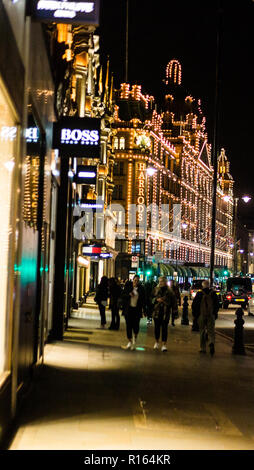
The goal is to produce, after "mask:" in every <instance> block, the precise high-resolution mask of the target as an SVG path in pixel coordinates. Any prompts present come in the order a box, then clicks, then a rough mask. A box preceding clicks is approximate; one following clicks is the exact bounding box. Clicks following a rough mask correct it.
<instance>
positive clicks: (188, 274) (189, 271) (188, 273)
mask: <svg viewBox="0 0 254 470" xmlns="http://www.w3.org/2000/svg"><path fill="white" fill-rule="evenodd" d="M184 268H185V270H186V272H187V276H188V277H192V272H191V270H190V268H189V267H188V266H184Z"/></svg>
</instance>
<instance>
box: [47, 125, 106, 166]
mask: <svg viewBox="0 0 254 470" xmlns="http://www.w3.org/2000/svg"><path fill="white" fill-rule="evenodd" d="M100 125H101V124H100V119H97V118H79V117H76V116H64V117H62V118H61V120H60V121H59V122H56V123H54V129H53V146H54V148H57V149H58V150H59V155H60V156H62V157H74V158H75V157H88V158H100Z"/></svg>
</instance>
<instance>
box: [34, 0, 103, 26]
mask: <svg viewBox="0 0 254 470" xmlns="http://www.w3.org/2000/svg"><path fill="white" fill-rule="evenodd" d="M28 4H30V11H29V10H28V13H29V14H31V15H32V17H33V18H34V19H35V20H38V21H44V22H56V23H72V24H93V25H95V26H99V8H100V5H99V0H93V1H87V2H86V1H84V0H83V1H79V0H77V1H71V0H63V1H60V0H32V1H31V3H30V1H29V2H28ZM28 9H29V7H28Z"/></svg>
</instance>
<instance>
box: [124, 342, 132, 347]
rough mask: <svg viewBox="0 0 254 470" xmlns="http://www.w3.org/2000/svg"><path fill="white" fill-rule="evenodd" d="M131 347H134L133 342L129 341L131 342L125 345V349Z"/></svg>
mask: <svg viewBox="0 0 254 470" xmlns="http://www.w3.org/2000/svg"><path fill="white" fill-rule="evenodd" d="M131 347H132V342H131V341H129V343H128V344H127V346H125V349H131Z"/></svg>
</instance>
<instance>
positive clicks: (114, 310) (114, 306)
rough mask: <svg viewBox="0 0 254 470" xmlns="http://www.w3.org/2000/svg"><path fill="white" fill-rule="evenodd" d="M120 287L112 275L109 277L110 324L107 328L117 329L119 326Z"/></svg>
mask: <svg viewBox="0 0 254 470" xmlns="http://www.w3.org/2000/svg"><path fill="white" fill-rule="evenodd" d="M121 294H122V289H121V286H120V284H119V282H117V280H116V279H115V278H114V277H111V278H110V279H109V298H110V301H109V308H110V309H111V324H110V326H109V330H119V327H120V315H119V308H120V299H121Z"/></svg>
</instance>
